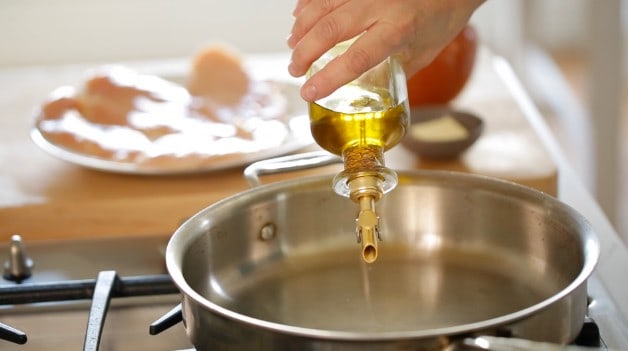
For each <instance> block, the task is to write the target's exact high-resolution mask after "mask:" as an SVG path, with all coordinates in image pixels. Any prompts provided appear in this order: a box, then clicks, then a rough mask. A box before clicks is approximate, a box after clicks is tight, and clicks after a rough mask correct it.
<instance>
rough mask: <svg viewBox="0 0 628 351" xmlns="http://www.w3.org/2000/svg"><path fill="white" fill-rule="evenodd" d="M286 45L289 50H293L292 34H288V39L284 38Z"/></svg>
mask: <svg viewBox="0 0 628 351" xmlns="http://www.w3.org/2000/svg"><path fill="white" fill-rule="evenodd" d="M286 43H288V47H289V48H290V49H294V44H293V43H292V33H290V35H288V38H286Z"/></svg>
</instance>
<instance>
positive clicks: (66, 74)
mask: <svg viewBox="0 0 628 351" xmlns="http://www.w3.org/2000/svg"><path fill="white" fill-rule="evenodd" d="M250 61H251V62H252V65H254V66H255V65H259V66H260V67H262V66H263V67H264V71H265V72H267V73H269V72H270V73H271V74H276V75H286V73H285V71H286V70H285V67H286V62H287V55H283V54H281V55H260V56H259V57H257V56H256V57H251V59H250ZM128 65H129V66H131V67H134V68H137V69H140V70H142V71H145V72H150V73H163V72H166V74H167V75H170V74H172V72H185V71H186V69H187V62H186V60H176V61H168V62H166V61H163V62H149V63H129V64H128ZM93 66H94V65H76V66H63V67H25V68H14V69H6V68H5V69H2V70H0V92H1V94H0V108H1V110H0V111H2V114H1V115H0V126H1V128H0V145H1V147H0V240H3V241H6V240H8V238H9V237H10V236H11V235H12V234H21V235H22V236H23V237H25V238H27V239H28V240H39V239H62V238H63V239H65V238H76V237H97V236H131V235H132V236H137V235H154V234H163V235H170V234H171V233H172V232H173V230H175V229H176V228H177V226H178V225H179V224H180V223H181V221H183V220H184V219H185V218H187V217H189V216H190V215H192V214H194V213H196V212H197V211H199V210H200V209H202V208H204V207H206V206H208V205H210V204H211V203H213V202H215V201H217V200H220V199H224V198H225V197H227V196H229V195H233V194H236V193H238V192H241V191H244V190H246V189H247V188H248V186H247V184H246V182H245V180H244V178H243V177H242V168H237V169H231V170H225V171H218V172H213V173H203V174H194V175H185V176H139V175H137V176H136V175H122V174H112V173H104V172H99V171H94V170H89V169H84V168H81V167H79V166H75V165H73V164H69V163H66V162H64V161H60V160H57V159H55V158H53V157H51V156H49V155H48V154H46V153H45V152H43V151H41V150H40V149H38V147H37V146H35V145H34V144H33V142H32V141H31V140H30V138H29V129H30V127H31V124H32V117H31V113H32V110H33V109H34V107H35V106H37V105H38V104H39V103H40V102H41V101H42V100H43V98H44V97H45V96H46V95H47V94H48V92H50V91H51V90H52V89H54V88H56V87H57V86H60V85H65V84H76V83H78V82H79V81H80V79H81V75H82V74H83V71H84V70H85V69H87V68H90V67H93ZM454 104H455V105H456V106H458V107H460V108H462V109H465V110H468V111H471V112H474V113H476V114H478V115H479V116H480V117H482V118H483V119H484V121H485V123H486V127H485V131H484V134H483V135H482V136H481V138H480V139H479V140H478V142H476V144H474V145H473V146H472V147H471V148H470V149H469V150H468V151H467V152H466V153H465V154H464V155H463V156H462V157H461V158H460V159H458V160H456V161H451V162H426V161H422V160H420V159H418V158H417V157H415V156H414V154H412V153H410V152H409V151H407V150H405V149H404V148H403V147H402V146H398V147H396V148H395V149H393V150H392V151H391V152H389V153H388V154H387V164H388V166H390V167H392V168H396V169H414V168H422V169H447V170H456V171H463V172H471V173H477V174H484V175H489V176H495V177H499V178H503V179H508V180H512V181H515V182H518V183H521V184H524V185H528V186H531V187H535V188H537V189H539V190H542V191H545V192H547V193H549V194H552V195H555V194H556V192H557V167H556V166H555V164H554V163H553V161H552V159H551V158H550V157H549V155H548V154H547V152H546V150H545V148H544V147H543V145H542V144H541V142H540V141H539V139H538V137H537V136H536V134H535V132H534V131H533V129H532V128H531V126H530V125H529V122H528V120H527V119H526V117H525V115H524V112H523V110H522V109H521V107H520V106H519V105H518V103H517V102H516V100H515V99H514V98H513V97H512V96H511V94H510V92H509V90H508V89H507V87H506V85H505V84H504V81H503V79H502V77H500V75H499V74H498V72H497V71H496V70H495V69H494V57H493V56H492V55H491V54H490V53H488V52H487V51H485V50H483V51H480V54H479V56H478V65H477V66H476V69H475V71H474V73H473V76H472V78H471V81H470V82H469V84H468V85H467V87H466V88H465V90H464V91H463V93H462V94H461V95H460V96H459V97H458V98H457V99H456V101H455V102H454ZM339 167H340V166H338V167H336V166H331V167H326V168H321V169H316V170H312V171H304V172H300V173H297V174H294V173H292V174H286V175H281V176H272V177H268V178H267V179H266V178H265V181H266V182H271V181H277V180H281V179H284V178H293V177H298V176H302V175H304V174H314V173H329V174H332V173H334V172H336V171H337V170H339V169H340V168H339Z"/></svg>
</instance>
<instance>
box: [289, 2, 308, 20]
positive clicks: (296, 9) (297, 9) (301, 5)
mask: <svg viewBox="0 0 628 351" xmlns="http://www.w3.org/2000/svg"><path fill="white" fill-rule="evenodd" d="M310 1H311V0H299V1H297V4H296V6H295V7H294V10H293V11H292V15H293V16H295V17H296V16H298V15H299V13H300V12H301V10H303V8H305V6H307V4H309V3H310Z"/></svg>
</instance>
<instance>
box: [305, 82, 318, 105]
mask: <svg viewBox="0 0 628 351" xmlns="http://www.w3.org/2000/svg"><path fill="white" fill-rule="evenodd" d="M317 93H318V90H317V89H316V86H314V85H311V84H308V85H305V86H303V88H301V97H302V98H303V99H305V100H306V101H310V102H312V101H315V100H316V94H317Z"/></svg>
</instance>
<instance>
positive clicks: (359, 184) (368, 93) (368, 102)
mask: <svg viewBox="0 0 628 351" xmlns="http://www.w3.org/2000/svg"><path fill="white" fill-rule="evenodd" d="M350 44H351V41H347V42H343V43H341V44H338V45H337V46H336V47H334V48H332V49H331V50H330V51H329V52H327V53H326V54H325V55H323V57H321V58H320V59H319V60H318V61H316V62H314V64H313V65H312V67H311V68H310V72H309V75H310V76H311V75H312V74H314V73H315V72H316V71H318V70H319V69H321V68H322V67H324V66H325V64H327V63H328V62H329V61H331V60H332V59H334V58H335V57H337V56H338V55H341V54H342V53H343V52H344V51H345V50H346V49H347V48H348V46H349V45H350ZM407 96H408V94H407V87H406V77H405V74H404V72H403V68H402V67H401V63H400V62H399V60H398V59H397V58H396V57H389V58H387V59H386V60H385V61H384V62H382V63H380V64H379V65H377V66H375V67H374V68H372V69H371V70H369V71H367V72H366V73H364V74H363V75H362V76H360V77H358V78H357V79H355V80H354V81H352V82H350V83H348V84H346V85H344V86H342V87H340V88H339V89H337V90H336V91H335V92H333V93H332V94H331V95H329V96H327V97H325V98H322V99H320V100H318V101H315V102H313V103H310V104H309V115H310V128H311V131H312V135H313V137H314V140H315V141H316V143H317V144H318V145H320V146H321V147H322V148H323V149H325V150H327V151H329V152H331V153H333V154H336V155H339V156H341V157H342V159H343V163H344V170H343V171H342V172H340V173H339V174H337V175H336V176H335V177H334V180H333V184H332V187H333V189H334V191H335V192H336V193H338V194H339V195H342V196H346V197H349V198H350V199H351V200H352V201H353V202H355V203H356V204H358V208H359V211H358V214H357V218H356V234H357V240H358V243H360V244H361V246H362V258H363V259H364V261H365V262H368V263H372V262H374V261H375V260H376V259H377V254H378V251H377V241H378V240H381V236H380V233H379V217H378V215H377V212H376V209H375V203H376V202H377V201H379V200H380V199H381V198H382V196H384V194H386V193H387V192H389V191H390V190H392V189H394V188H395V186H396V185H397V175H396V173H395V172H394V171H393V170H391V169H389V168H387V167H386V166H385V162H384V152H385V151H387V150H389V149H390V148H392V147H393V146H395V145H397V144H398V143H399V142H400V141H401V138H402V137H403V136H404V135H405V133H406V131H407V129H408V123H409V107H408V98H407Z"/></svg>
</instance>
